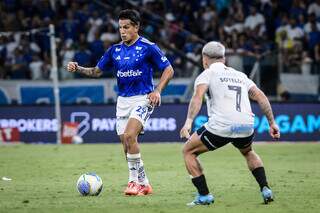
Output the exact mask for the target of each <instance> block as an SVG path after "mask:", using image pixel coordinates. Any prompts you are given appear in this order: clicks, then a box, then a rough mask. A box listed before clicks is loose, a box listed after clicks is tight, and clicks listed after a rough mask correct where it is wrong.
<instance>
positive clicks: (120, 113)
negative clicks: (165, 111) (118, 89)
mask: <svg viewBox="0 0 320 213" xmlns="http://www.w3.org/2000/svg"><path fill="white" fill-rule="evenodd" d="M153 109H154V107H152V106H151V105H150V104H149V99H147V95H137V96H131V97H121V96H119V97H118V99H117V113H116V116H117V134H118V135H122V134H123V133H124V130H125V129H126V126H127V123H128V120H129V118H135V119H137V120H138V121H140V122H141V124H142V127H143V128H144V127H145V125H146V123H147V121H148V119H149V117H150V115H151V114H152V112H153Z"/></svg>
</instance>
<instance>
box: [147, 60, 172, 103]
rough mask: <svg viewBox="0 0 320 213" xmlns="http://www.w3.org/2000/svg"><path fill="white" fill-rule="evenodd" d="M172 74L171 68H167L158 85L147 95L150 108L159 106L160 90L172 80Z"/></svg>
mask: <svg viewBox="0 0 320 213" xmlns="http://www.w3.org/2000/svg"><path fill="white" fill-rule="evenodd" d="M173 74H174V71H173V68H172V66H168V67H167V68H166V69H165V70H164V71H163V73H162V75H161V78H160V82H159V84H158V86H157V87H156V89H155V90H154V91H153V92H151V93H149V95H148V98H149V100H150V104H151V105H152V106H159V105H160V103H161V96H160V94H161V92H162V90H163V89H164V88H165V87H166V86H167V84H168V83H169V81H170V80H171V79H172V77H173Z"/></svg>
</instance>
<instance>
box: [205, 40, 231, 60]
mask: <svg viewBox="0 0 320 213" xmlns="http://www.w3.org/2000/svg"><path fill="white" fill-rule="evenodd" d="M225 51H226V48H225V47H224V45H223V44H221V43H220V42H217V41H210V42H208V43H206V44H205V45H204V47H203V48H202V55H205V56H208V57H209V58H214V59H220V58H224V54H225Z"/></svg>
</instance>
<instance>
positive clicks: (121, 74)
mask: <svg viewBox="0 0 320 213" xmlns="http://www.w3.org/2000/svg"><path fill="white" fill-rule="evenodd" d="M141 75H142V71H140V70H127V71H121V70H118V72H117V77H118V78H127V77H136V76H141Z"/></svg>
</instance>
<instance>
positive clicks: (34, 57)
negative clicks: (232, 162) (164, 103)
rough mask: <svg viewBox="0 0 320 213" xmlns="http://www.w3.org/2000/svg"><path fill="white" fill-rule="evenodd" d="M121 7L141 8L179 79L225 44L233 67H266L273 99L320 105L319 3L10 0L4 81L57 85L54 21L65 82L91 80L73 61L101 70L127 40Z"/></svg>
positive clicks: (265, 83) (1, 27) (0, 26)
mask: <svg viewBox="0 0 320 213" xmlns="http://www.w3.org/2000/svg"><path fill="white" fill-rule="evenodd" d="M120 8H136V9H139V10H140V12H141V13H142V20H143V22H142V26H143V28H142V31H143V33H142V34H143V35H144V36H146V37H147V38H150V40H152V41H155V42H157V43H158V44H160V45H161V48H162V49H164V50H165V51H166V55H167V57H168V59H169V60H170V61H171V63H172V64H173V66H174V67H175V70H176V77H187V78H188V77H191V76H192V74H193V73H194V72H195V70H196V73H198V72H199V70H200V62H201V48H202V45H203V44H204V43H205V42H206V41H209V40H219V41H221V42H223V43H224V44H225V45H226V47H227V54H228V64H229V65H231V66H233V67H235V68H238V69H240V70H243V71H244V72H245V73H246V74H248V75H250V74H251V72H252V70H253V68H254V65H255V63H256V62H259V68H260V71H259V75H260V81H261V87H262V89H263V90H264V91H265V92H266V94H268V95H269V96H277V95H278V96H279V97H282V98H281V100H284V101H285V100H288V99H289V98H290V99H291V100H302V101H303V100H307V101H308V100H317V99H318V94H319V66H320V65H319V64H320V23H319V20H320V1H319V0H316V1H312V0H304V1H303V0H283V1H276V0H255V1H250V0H219V1H211V0H199V1H178V0H162V1H155V0H127V1H125V0H115V1H98V0H95V1H88V0H78V1H70V0H57V1H53V0H51V1H50V0H25V1H19V0H4V1H1V2H0V9H1V15H0V32H2V33H1V34H0V35H1V36H0V55H1V57H0V79H12V80H16V79H32V80H46V79H50V68H51V65H50V43H49V38H48V36H46V34H47V33H48V28H47V27H48V25H49V24H50V23H53V24H54V25H55V26H56V31H57V35H58V36H57V37H58V38H57V45H58V48H57V49H58V60H59V75H60V79H62V80H67V79H78V78H84V77H83V76H80V75H77V74H73V73H68V72H66V71H65V67H66V64H67V62H68V61H71V60H74V61H77V62H78V63H79V64H80V65H82V66H94V65H95V64H96V62H97V60H99V58H100V57H101V55H102V54H103V52H104V51H105V49H107V48H108V47H109V46H110V45H111V44H112V43H115V42H118V41H119V40H120V38H119V35H118V30H117V27H118V24H117V18H116V17H117V13H118V12H119V10H120ZM34 29H40V30H37V31H35V30H34ZM5 32H13V33H5ZM111 76H112V75H111V74H105V75H104V76H103V77H105V78H110V77H111ZM287 76H289V77H287ZM301 77H302V78H304V79H305V80H304V81H301V82H302V83H303V82H305V83H303V84H305V85H302V91H300V90H298V91H294V92H296V93H297V94H298V95H297V96H295V95H292V94H291V95H290V94H289V93H290V92H291V91H290V90H291V88H292V87H293V90H297V89H296V88H294V85H292V81H288V80H286V79H288V78H290V79H293V81H297V79H300V78H301ZM309 78H312V79H317V80H316V81H315V82H314V87H313V88H312V89H310V90H306V91H303V90H304V88H306V85H308V84H309V83H310V82H309V81H308V79H309ZM286 94H289V95H286ZM304 94H309V95H310V94H311V96H305V95H304ZM283 97H284V98H283Z"/></svg>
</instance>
